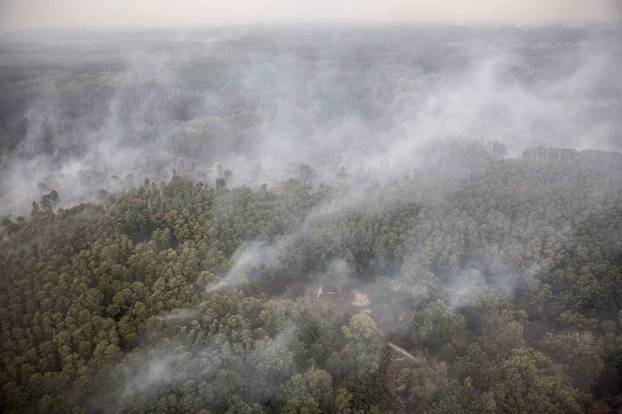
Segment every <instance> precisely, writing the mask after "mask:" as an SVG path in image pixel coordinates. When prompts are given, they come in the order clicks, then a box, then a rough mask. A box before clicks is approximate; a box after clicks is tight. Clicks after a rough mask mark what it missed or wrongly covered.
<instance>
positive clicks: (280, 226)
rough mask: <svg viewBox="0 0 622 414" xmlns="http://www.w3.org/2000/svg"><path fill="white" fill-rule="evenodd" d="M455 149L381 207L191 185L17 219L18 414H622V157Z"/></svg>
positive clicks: (7, 372) (49, 201)
mask: <svg viewBox="0 0 622 414" xmlns="http://www.w3.org/2000/svg"><path fill="white" fill-rule="evenodd" d="M452 147H453V148H454V150H453V151H451V154H450V155H449V154H448V155H446V156H442V157H439V158H438V160H437V162H436V163H435V164H433V165H431V166H428V169H425V168H423V169H422V170H421V171H420V172H416V173H414V174H413V176H412V177H410V178H403V179H399V180H396V181H395V182H393V183H391V184H389V185H387V186H386V187H383V188H381V187H379V186H368V187H366V188H365V189H364V190H362V194H361V192H353V191H352V187H350V186H349V185H348V183H347V182H346V181H347V180H345V179H343V178H342V179H335V181H334V182H332V183H325V184H321V185H320V184H319V183H312V182H310V180H308V179H307V178H308V177H307V176H308V175H310V174H303V176H302V178H301V179H292V180H289V181H286V182H283V183H282V184H280V185H278V186H274V187H270V188H265V187H264V188H261V189H257V190H252V189H249V188H244V187H240V188H229V189H225V190H221V191H219V192H218V193H217V192H216V189H215V188H213V187H212V186H211V185H205V184H201V183H196V182H192V181H190V180H185V179H182V178H180V177H177V176H176V177H173V178H172V179H171V180H170V181H168V182H162V183H153V184H152V183H145V185H144V186H142V187H139V188H135V189H132V190H129V191H127V192H124V193H121V194H118V195H115V196H110V197H108V199H107V200H106V201H105V202H103V203H101V204H81V205H77V206H75V207H72V208H68V209H60V208H57V207H56V206H55V203H56V202H57V198H58V197H59V196H60V198H61V199H62V197H63V195H62V192H61V194H59V195H55V194H51V195H49V196H47V197H46V198H45V200H42V201H41V202H40V203H38V204H37V205H35V206H34V208H33V212H32V214H31V216H30V217H26V218H22V217H20V218H13V219H6V220H5V221H4V222H3V223H2V230H1V233H0V236H1V240H2V241H1V242H0V283H1V286H0V324H1V326H2V345H1V352H2V362H1V364H2V365H1V370H0V383H1V384H2V393H1V394H0V406H1V407H2V411H3V412H50V413H51V412H63V413H66V412H97V411H100V412H110V411H124V412H167V413H177V412H193V413H207V412H212V413H221V412H227V413H262V412H266V413H277V412H283V413H320V412H334V413H351V414H354V413H390V412H394V413H399V412H429V413H579V412H588V413H594V414H596V413H606V412H613V410H617V409H620V408H621V404H622V394H619V392H620V389H622V377H621V375H622V371H621V369H622V365H621V364H622V313H621V312H620V309H622V308H621V306H622V192H621V183H622V180H621V179H620V178H621V171H622V168H621V166H620V165H621V164H620V156H619V154H607V153H599V152H583V153H576V152H573V151H567V152H564V151H557V150H545V149H542V148H540V149H534V150H531V151H527V152H525V154H524V155H523V157H522V158H520V159H500V158H497V157H496V156H493V155H491V154H489V153H487V152H485V151H483V150H481V149H479V148H478V147H477V146H469V145H465V146H463V147H457V149H456V146H455V145H453V146H452ZM441 152H442V151H441ZM447 153H449V151H447ZM450 166H451V169H452V170H455V171H458V170H459V171H461V173H460V174H447V175H443V174H438V171H439V170H442V169H447V168H449V167H450ZM458 167H460V168H458ZM301 171H303V172H308V169H307V168H303V169H301ZM430 171H434V173H430ZM234 173H235V172H234ZM433 188H443V189H444V192H443V193H439V192H438V191H433ZM362 199H364V200H365V203H362V202H360V200H362ZM236 251H237V253H236ZM253 251H256V252H257V253H256V254H255V255H252V254H251V253H252V252H253ZM249 257H252V258H253V259H252V260H253V261H254V264H253V265H252V266H250V265H249V264H248V261H249V260H250V259H249ZM242 262H244V263H246V264H245V265H241V264H240V263H242ZM244 263H242V264H244ZM230 269H241V270H240V272H242V273H244V274H243V275H241V276H244V277H239V278H235V277H234V276H236V275H232V273H231V272H230ZM226 275H228V276H229V279H227V280H233V283H230V284H229V285H225V286H222V287H219V288H214V286H219V285H217V283H218V281H219V280H223V278H224V277H225V276H226ZM237 276H240V275H237ZM232 278H233V279H232ZM321 285H323V286H324V291H325V292H328V291H329V290H331V289H332V290H335V292H334V293H336V295H333V296H330V294H329V293H333V292H329V293H326V294H325V295H322V296H320V297H319V298H318V297H317V296H319V295H316V292H317V291H318V288H319V287H320V286H321ZM354 289H357V290H359V291H360V292H361V293H364V294H367V295H368V298H369V305H368V306H365V305H364V304H363V305H361V306H355V305H350V299H349V294H350V293H351V292H352V291H353V290H354ZM331 297H332V298H336V300H334V301H331ZM364 310H366V311H364ZM389 344H394V345H396V346H398V347H401V348H403V349H404V350H405V351H406V352H408V353H410V354H411V356H407V355H406V354H404V353H402V352H400V351H398V350H397V348H396V347H395V346H391V345H389Z"/></svg>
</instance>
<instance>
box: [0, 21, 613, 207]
mask: <svg viewBox="0 0 622 414" xmlns="http://www.w3.org/2000/svg"><path fill="white" fill-rule="evenodd" d="M620 33H621V31H620V29H619V28H610V29H603V28H601V27H599V26H597V27H592V28H577V29H564V28H556V27H548V28H541V29H537V30H536V29H534V30H528V29H517V28H513V29H512V28H499V29H491V28H464V27H463V28H456V27H451V26H434V27H426V28H422V27H405V28H393V29H391V28H383V29H379V28H375V29H374V28H361V29H357V28H355V27H348V28H341V29H337V28H321V27H309V28H306V29H305V28H301V29H297V28H294V27H285V28H279V29H257V28H245V27H237V28H226V29H218V30H171V31H153V32H145V33H141V32H138V33H136V32H121V33H96V34H88V33H86V34H84V35H78V34H69V35H62V34H61V35H58V36H57V37H54V36H50V37H46V39H45V43H43V42H42V41H43V38H41V36H40V35H19V36H16V35H7V36H6V41H5V43H2V45H3V47H2V49H0V52H1V53H2V61H3V62H7V63H6V65H9V66H8V67H11V68H12V67H15V66H17V67H18V68H23V69H24V73H29V72H28V71H29V70H35V69H36V68H42V70H41V73H42V74H41V75H40V76H39V75H38V76H36V77H29V75H24V76H26V77H25V78H24V80H23V81H22V83H18V84H17V85H18V86H16V88H18V89H17V90H16V91H13V90H12V89H8V92H9V93H7V94H6V95H4V96H8V97H12V96H17V97H18V102H17V103H15V102H14V101H11V100H7V101H6V106H5V107H4V108H3V109H2V113H3V114H5V118H6V119H8V121H6V122H5V124H4V125H3V127H6V128H7V130H8V131H9V132H7V135H8V136H7V137H6V138H4V137H3V142H1V143H0V145H7V146H8V147H9V148H11V147H10V144H8V143H10V142H11V141H12V140H13V139H14V137H13V136H11V135H15V136H21V137H22V139H21V141H19V142H18V143H17V144H16V145H15V147H14V148H12V149H11V150H10V151H8V150H3V151H1V152H0V168H1V170H2V174H1V175H0V214H23V213H27V212H29V209H30V205H31V202H32V201H37V200H38V199H39V198H40V197H41V196H42V195H43V194H45V193H46V192H48V191H50V189H55V190H57V191H58V192H59V193H60V196H61V206H70V205H72V204H75V203H76V202H82V201H96V200H98V194H99V190H100V189H103V190H106V191H108V192H113V193H114V192H116V191H119V190H122V189H124V188H128V187H132V186H136V185H141V184H142V183H143V181H144V180H145V178H147V177H148V178H150V179H151V181H155V180H161V179H168V178H169V177H170V175H171V174H172V170H173V169H176V170H177V173H179V174H182V175H186V176H189V177H191V178H193V179H195V180H200V181H207V182H209V183H212V184H213V183H214V181H215V179H216V176H217V175H218V174H219V172H218V171H219V168H218V165H222V168H223V170H224V169H228V170H231V171H232V172H233V174H232V176H231V177H230V178H229V179H228V185H229V186H236V185H243V184H247V185H252V186H255V185H260V184H262V183H267V184H274V183H278V182H279V181H281V180H282V179H284V178H288V177H291V176H292V175H296V174H297V168H298V166H299V165H300V164H302V163H306V164H309V165H311V167H312V168H313V169H314V170H315V172H316V175H317V178H318V180H319V181H328V182H330V181H333V180H334V178H335V176H336V174H337V173H338V172H339V170H340V168H344V169H345V172H346V173H347V174H348V175H349V180H350V181H351V182H352V183H368V182H369V180H370V179H373V180H377V181H379V182H386V181H388V180H391V179H393V178H396V177H400V176H403V175H405V174H410V173H412V172H413V171H414V170H416V169H417V168H418V167H420V166H421V163H425V162H426V161H427V160H428V159H429V157H428V155H427V154H425V153H424V152H423V151H422V148H425V147H426V146H427V145H429V144H431V143H435V142H438V141H439V140H443V139H447V138H449V139H466V140H476V141H477V140H480V141H488V140H496V141H501V142H503V143H504V144H505V145H506V146H507V148H508V150H509V155H510V156H518V155H520V153H521V151H522V150H523V149H525V148H527V147H530V146H535V145H541V144H544V145H551V146H560V147H571V148H575V149H580V150H581V149H588V148H595V149H601V150H620V149H622V142H621V140H620V133H621V131H622V121H621V120H620V117H619V113H620V112H621V111H622V98H621V97H622V84H621V83H620V77H619V76H618V74H617V68H619V67H620V64H621V63H622V51H621V48H620V42H619V41H618V38H619V35H620ZM33 36H34V37H33ZM128 38H131V40H129V41H128V40H127V39H128ZM14 42H18V43H14ZM19 42H26V43H25V44H27V45H29V47H31V48H33V49H28V48H26V49H24V48H22V47H18V48H15V46H14V45H15V44H20V43H19ZM50 47H52V48H56V49H55V50H58V51H61V52H62V54H63V58H62V59H61V61H60V63H62V65H64V66H63V67H60V68H58V67H57V66H55V65H58V64H59V57H58V56H59V55H58V53H57V52H54V53H51V52H49V50H50V49H49V48H50ZM47 67H50V68H51V69H46V68H47ZM37 70H38V69H37ZM24 85H25V86H24ZM11 87H13V86H11ZM7 88H8V86H7ZM22 96H23V97H22ZM20 111H22V112H20ZM22 134H23V135H22Z"/></svg>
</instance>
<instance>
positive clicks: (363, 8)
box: [0, 0, 622, 30]
mask: <svg viewBox="0 0 622 414" xmlns="http://www.w3.org/2000/svg"><path fill="white" fill-rule="evenodd" d="M621 11H622V2H620V1H619V0H591V1H586V0H522V1H516V0H471V1H461V0H440V1H439V0H390V1H386V0H340V1H329V0H316V1H305V0H227V1H224V0H132V1H122V0H94V1H89V2H84V1H79V0H56V1H51V0H25V1H24V0H4V1H3V2H2V3H1V6H0V16H1V17H0V27H1V28H2V29H4V30H23V29H42V28H78V27H80V28H84V27H106V26H133V27H137V26H142V27H153V26H181V25H201V24H211V25H223V24H240V23H242V24H248V23H299V22H306V23H310V22H312V23H322V22H323V23H326V22H328V23H335V22H340V23H344V22H350V23H352V22H356V23H514V24H516V23H518V24H546V23H555V22H585V21H617V20H619V19H620V16H621Z"/></svg>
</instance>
